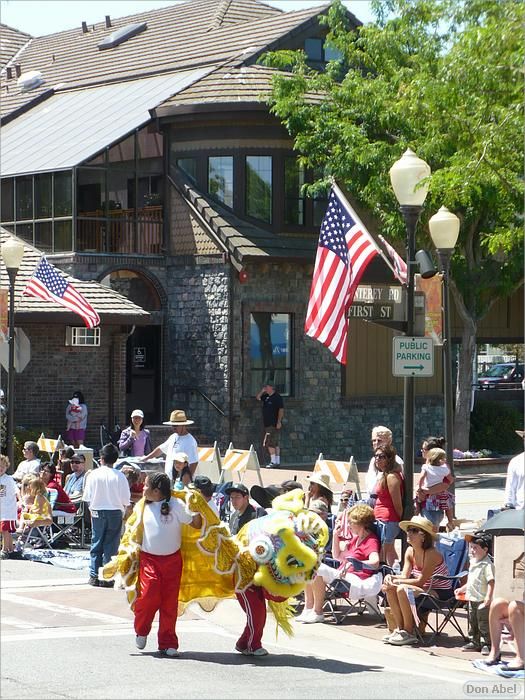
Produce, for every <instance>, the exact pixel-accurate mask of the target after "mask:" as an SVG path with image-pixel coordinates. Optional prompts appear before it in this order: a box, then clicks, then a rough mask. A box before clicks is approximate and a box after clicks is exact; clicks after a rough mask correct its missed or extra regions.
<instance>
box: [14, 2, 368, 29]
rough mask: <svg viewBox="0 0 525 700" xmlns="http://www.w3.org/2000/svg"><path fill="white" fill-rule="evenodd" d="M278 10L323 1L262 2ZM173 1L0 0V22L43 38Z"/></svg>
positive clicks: (359, 13) (363, 12)
mask: <svg viewBox="0 0 525 700" xmlns="http://www.w3.org/2000/svg"><path fill="white" fill-rule="evenodd" d="M264 2H266V3H267V4H268V5H273V6H274V7H278V8H279V9H281V10H287V11H290V10H295V9H297V10H299V9H304V8H308V7H315V6H317V5H322V4H325V2H326V0H264ZM174 4H176V1H175V0H0V22H2V24H7V25H9V26H10V27H13V28H15V29H19V30H21V31H23V32H26V33H27V34H31V35H32V36H43V35H45V34H53V33H54V32H59V31H63V30H65V29H74V28H75V27H80V26H81V24H82V22H83V21H85V22H87V23H88V24H94V23H97V22H103V21H104V18H105V16H106V15H109V16H110V17H114V18H117V17H125V16H127V15H132V14H136V13H138V12H144V11H147V10H153V9H158V8H161V7H168V6H169V5H174ZM344 4H345V5H346V7H347V8H348V9H349V10H350V11H351V12H353V13H354V15H356V17H357V18H358V19H360V20H361V21H362V22H370V21H372V19H373V16H372V13H371V11H370V2H369V0H345V2H344Z"/></svg>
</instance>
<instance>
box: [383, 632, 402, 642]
mask: <svg viewBox="0 0 525 700" xmlns="http://www.w3.org/2000/svg"><path fill="white" fill-rule="evenodd" d="M400 631H401V630H399V629H395V630H394V631H393V632H389V633H388V634H385V636H384V637H383V641H384V642H385V643H386V644H388V642H389V641H390V639H391V638H392V637H395V636H396V635H397V634H398V633H399V632H400Z"/></svg>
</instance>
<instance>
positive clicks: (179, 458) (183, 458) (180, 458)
mask: <svg viewBox="0 0 525 700" xmlns="http://www.w3.org/2000/svg"><path fill="white" fill-rule="evenodd" d="M173 459H174V460H175V461H176V462H189V461H190V458H189V457H188V455H187V454H186V453H185V452H175V456H174V457H173Z"/></svg>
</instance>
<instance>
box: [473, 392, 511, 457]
mask: <svg viewBox="0 0 525 700" xmlns="http://www.w3.org/2000/svg"><path fill="white" fill-rule="evenodd" d="M522 425H523V415H522V414H521V413H520V412H519V411H517V410H516V409H515V408H511V407H509V406H505V405H504V404H502V403H496V402H492V401H478V402H476V405H475V406H474V410H473V411H472V414H471V417H470V441H469V444H470V445H472V447H473V448H474V449H478V450H479V449H480V448H483V449H489V450H492V451H493V452H497V453H499V454H500V455H514V454H518V452H522V451H523V440H522V439H521V438H520V437H518V435H516V433H515V430H516V429H520V428H521V426H522Z"/></svg>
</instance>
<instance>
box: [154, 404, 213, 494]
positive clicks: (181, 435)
mask: <svg viewBox="0 0 525 700" xmlns="http://www.w3.org/2000/svg"><path fill="white" fill-rule="evenodd" d="M194 422H195V421H192V420H190V419H189V418H187V417H186V413H185V412H184V411H180V410H175V411H172V412H171V415H170V419H169V420H167V421H164V423H163V425H172V426H173V431H174V432H173V435H170V437H169V438H168V439H167V440H166V441H165V442H163V443H162V445H159V446H158V447H156V448H155V449H154V450H153V452H150V453H149V455H145V456H144V457H143V458H142V459H141V461H142V462H147V461H148V459H153V458H154V457H160V455H161V454H164V455H166V461H165V464H164V471H165V472H166V474H167V475H168V476H169V478H170V479H172V480H173V462H174V459H175V454H176V453H177V452H185V453H186V454H187V455H188V464H189V467H190V470H191V475H192V477H193V476H194V474H195V471H196V469H197V464H198V463H199V453H198V448H197V440H195V438H194V437H193V435H191V434H190V433H189V432H188V428H187V426H188V425H193V423H194Z"/></svg>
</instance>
